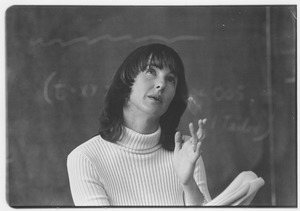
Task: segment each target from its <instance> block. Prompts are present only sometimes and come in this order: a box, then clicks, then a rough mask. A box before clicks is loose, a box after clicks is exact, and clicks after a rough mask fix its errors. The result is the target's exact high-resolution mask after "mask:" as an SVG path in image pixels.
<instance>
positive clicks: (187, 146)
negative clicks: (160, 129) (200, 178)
mask: <svg viewBox="0 0 300 211" xmlns="http://www.w3.org/2000/svg"><path fill="white" fill-rule="evenodd" d="M205 123H206V119H203V120H202V119H200V120H199V121H198V126H199V128H198V130H197V132H196V131H195V128H194V125H193V123H190V124H189V130H190V134H191V137H190V136H182V135H181V134H180V132H176V134H175V149H174V157H173V165H174V169H175V172H176V174H177V176H178V177H179V180H180V182H181V184H182V185H183V186H186V185H189V184H191V183H193V182H194V181H193V174H194V169H195V164H196V162H197V160H198V159H199V157H200V155H201V144H202V141H203V140H204V138H205V136H206V134H205V128H204V126H205Z"/></svg>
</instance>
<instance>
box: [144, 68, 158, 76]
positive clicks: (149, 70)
mask: <svg viewBox="0 0 300 211" xmlns="http://www.w3.org/2000/svg"><path fill="white" fill-rule="evenodd" d="M146 73H148V74H151V75H155V74H156V72H155V70H153V69H151V68H149V69H147V70H146Z"/></svg>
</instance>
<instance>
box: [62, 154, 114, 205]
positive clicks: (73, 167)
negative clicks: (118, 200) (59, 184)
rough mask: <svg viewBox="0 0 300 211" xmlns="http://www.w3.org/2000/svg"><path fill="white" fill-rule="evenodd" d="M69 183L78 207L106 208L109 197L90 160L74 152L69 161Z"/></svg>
mask: <svg viewBox="0 0 300 211" xmlns="http://www.w3.org/2000/svg"><path fill="white" fill-rule="evenodd" d="M67 169H68V174H69V182H70V188H71V193H72V197H73V201H74V204H75V205H76V206H106V205H109V200H108V197H107V195H106V193H105V190H104V187H103V185H102V184H101V179H100V178H99V175H98V174H97V171H96V169H95V167H94V166H93V164H92V162H91V161H90V159H89V158H88V157H87V156H86V155H84V154H83V153H82V152H81V151H78V150H74V151H73V152H72V153H70V154H69V156H68V159H67Z"/></svg>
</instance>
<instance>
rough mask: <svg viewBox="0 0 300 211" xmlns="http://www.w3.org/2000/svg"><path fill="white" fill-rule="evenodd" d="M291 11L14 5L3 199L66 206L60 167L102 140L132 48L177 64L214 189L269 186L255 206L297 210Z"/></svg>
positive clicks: (9, 19) (9, 22)
mask: <svg viewBox="0 0 300 211" xmlns="http://www.w3.org/2000/svg"><path fill="white" fill-rule="evenodd" d="M296 20H297V19H296V6H268V7H266V6H230V7H229V6H214V7H208V6H206V7H200V6H198V7H196V6H195V7H184V6H181V7H153V6H152V7H150V6H149V7H137V6H130V7H129V6H127V7H116V6H114V7H82V6H80V7H71V6H64V7H63V6H59V7H55V6H13V7H10V8H9V9H8V10H7V11H6V67H7V69H6V88H7V98H6V108H7V172H8V174H7V201H8V203H9V205H11V206H30V207H34V206H72V205H73V202H72V198H71V194H70V189H69V183H68V177H67V170H66V158H67V155H68V154H69V153H70V152H71V151H72V149H74V148H75V147H76V146H78V145H79V144H81V143H83V142H84V141H86V140H88V139H89V138H91V137H92V136H93V135H95V134H96V133H97V130H98V116H99V114H100V108H101V105H102V102H103V97H104V94H105V92H106V91H107V88H108V86H109V84H110V81H111V78H112V76H113V74H114V72H115V71H116V70H117V68H118V67H119V65H120V64H121V62H122V61H123V60H124V59H125V57H126V56H127V55H128V53H129V52H131V51H132V50H133V49H135V48H136V47H138V46H141V45H145V44H149V43H153V42H159V43H164V44H167V45H169V46H171V47H173V48H174V49H176V51H177V52H178V53H179V54H180V56H181V57H182V60H183V62H184V64H185V68H186V76H187V82H188V84H189V89H190V96H191V97H190V101H189V105H188V108H187V110H186V112H185V113H184V116H183V117H182V121H181V123H180V126H179V128H180V129H181V130H182V131H183V132H184V133H188V123H189V121H193V122H196V121H197V120H198V119H199V118H203V117H206V118H207V119H208V122H207V127H208V138H207V140H206V141H205V144H204V145H203V159H204V162H205V166H206V172H207V178H208V185H209V190H210V193H211V196H212V198H214V197H215V196H217V195H218V194H219V193H220V192H221V191H222V190H224V188H226V186H227V185H228V184H229V183H230V182H231V181H232V180H233V178H234V177H235V176H237V174H238V173H240V172H241V171H245V170H252V171H254V172H255V173H256V174H257V175H258V176H261V177H263V179H264V180H265V182H266V183H265V185H264V186H263V187H262V188H261V189H260V190H259V192H258V194H257V195H256V197H255V198H254V200H253V203H252V205H253V206H297V191H296V187H297V174H296V172H297V171H296V168H297V163H296V157H297V151H296V149H297V147H296V79H295V78H296V60H295V57H296Z"/></svg>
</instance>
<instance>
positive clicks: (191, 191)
mask: <svg viewBox="0 0 300 211" xmlns="http://www.w3.org/2000/svg"><path fill="white" fill-rule="evenodd" d="M181 185H182V188H183V191H184V196H185V199H184V201H185V205H186V206H201V205H203V203H204V196H203V194H202V193H201V191H200V190H199V187H198V186H197V183H196V181H195V180H194V178H192V179H191V180H190V181H188V182H187V183H185V184H181Z"/></svg>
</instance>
